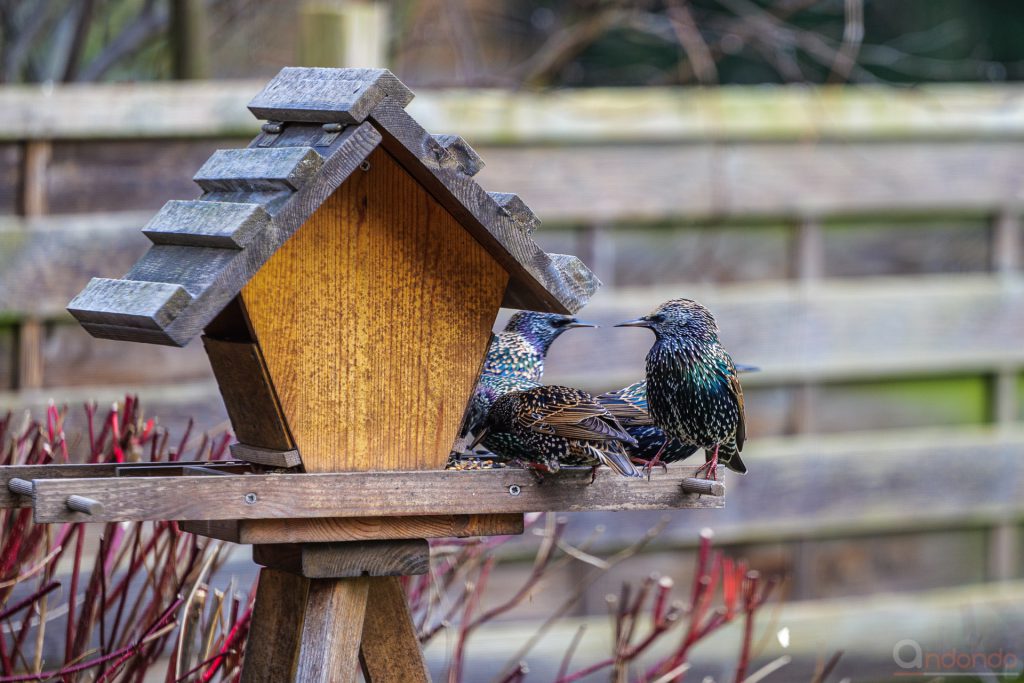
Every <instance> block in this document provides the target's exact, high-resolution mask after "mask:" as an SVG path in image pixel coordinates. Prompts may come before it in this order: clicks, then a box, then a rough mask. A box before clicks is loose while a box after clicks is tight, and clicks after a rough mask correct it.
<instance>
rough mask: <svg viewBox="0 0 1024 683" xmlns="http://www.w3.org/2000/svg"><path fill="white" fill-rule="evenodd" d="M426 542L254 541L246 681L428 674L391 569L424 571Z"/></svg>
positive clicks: (305, 682)
mask: <svg viewBox="0 0 1024 683" xmlns="http://www.w3.org/2000/svg"><path fill="white" fill-rule="evenodd" d="M427 553H429V549H428V547H427V542H426V541H425V540H423V539H418V540H414V541H400V542H394V541H378V542H371V543H306V544H302V545H282V546H276V545H270V546H268V545H262V546H254V547H253V556H254V559H256V561H257V562H259V563H261V564H266V565H271V566H268V567H266V568H264V569H262V570H261V571H260V582H259V586H258V588H257V593H256V607H255V609H254V611H253V616H252V626H251V631H250V635H249V642H248V645H247V646H246V651H245V660H244V662H243V666H242V681H243V682H244V683H271V682H273V683H278V682H280V681H295V682H296V683H328V682H329V683H339V682H343V683H344V682H348V681H354V680H356V678H355V677H356V674H357V672H358V670H359V668H360V667H361V668H362V670H363V672H364V676H365V677H366V680H367V681H368V683H388V682H390V681H402V682H403V683H405V682H406V681H409V682H411V683H417V682H424V683H425V682H427V681H429V680H430V678H429V675H428V674H427V669H426V666H425V664H424V662H423V654H422V650H421V649H420V645H419V639H418V638H417V636H416V628H415V625H414V624H413V621H412V615H411V614H410V612H409V607H408V604H407V603H406V598H405V591H403V590H402V586H401V584H400V583H399V580H398V578H397V576H393V575H396V574H417V573H423V572H424V571H426V565H425V558H426V557H427Z"/></svg>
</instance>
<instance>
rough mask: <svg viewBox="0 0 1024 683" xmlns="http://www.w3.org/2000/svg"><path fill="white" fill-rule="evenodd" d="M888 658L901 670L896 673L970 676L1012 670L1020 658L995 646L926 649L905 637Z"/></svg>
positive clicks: (1019, 664)
mask: <svg viewBox="0 0 1024 683" xmlns="http://www.w3.org/2000/svg"><path fill="white" fill-rule="evenodd" d="M892 658H893V661H895V662H896V666H898V667H899V668H900V669H901V670H900V671H897V672H894V673H895V675H896V676H957V675H961V676H970V675H985V674H988V675H991V674H993V673H996V674H999V673H1016V672H1017V671H1019V670H1020V668H1021V659H1020V657H1018V656H1017V655H1016V654H1015V653H1013V652H1007V651H1006V650H1004V649H1002V648H999V649H998V650H992V651H990V652H981V651H974V650H966V649H959V648H955V647H954V648H947V649H945V650H928V649H926V648H924V647H921V644H920V643H919V642H917V641H916V640H912V639H910V638H906V639H904V640H901V641H899V642H898V643H896V645H894V646H893V648H892Z"/></svg>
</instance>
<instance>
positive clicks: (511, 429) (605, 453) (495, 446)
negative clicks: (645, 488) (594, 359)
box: [483, 386, 640, 477]
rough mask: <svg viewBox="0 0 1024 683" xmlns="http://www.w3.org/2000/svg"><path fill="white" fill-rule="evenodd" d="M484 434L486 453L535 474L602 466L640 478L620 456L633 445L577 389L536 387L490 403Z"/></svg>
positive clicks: (612, 418) (619, 427)
mask: <svg viewBox="0 0 1024 683" xmlns="http://www.w3.org/2000/svg"><path fill="white" fill-rule="evenodd" d="M484 429H485V435H484V438H483V443H484V445H485V446H487V448H489V449H490V450H492V451H494V452H495V453H497V454H498V455H502V456H505V457H507V458H510V459H517V460H521V461H523V462H524V463H526V464H527V465H530V466H533V467H535V468H537V469H542V470H545V471H548V472H557V471H558V470H559V469H561V468H562V467H563V466H572V465H576V466H581V465H585V466H590V467H595V468H596V467H598V466H600V465H607V466H608V467H610V468H611V469H612V470H614V471H615V472H617V473H618V474H621V475H622V476H626V477H638V476H640V472H639V471H637V469H636V468H635V467H634V466H633V464H632V463H631V462H630V460H629V457H628V455H627V453H626V450H625V448H626V447H627V446H631V447H636V446H637V442H636V439H634V438H633V437H632V436H630V435H629V433H628V432H626V430H625V429H623V427H622V425H621V424H620V423H619V421H618V420H616V419H615V416H614V415H612V414H611V413H610V412H609V411H608V410H607V409H606V408H605V407H604V406H602V405H601V404H600V403H598V402H597V401H595V400H594V398H593V397H592V396H591V395H590V394H588V393H587V392H585V391H582V390H580V389H573V388H571V387H562V386H539V387H535V388H533V389H529V390H526V391H512V392H509V393H507V394H505V395H503V396H501V397H500V398H498V400H496V401H495V402H494V405H493V406H492V407H491V410H490V412H489V413H488V414H487V420H486V423H485V425H484Z"/></svg>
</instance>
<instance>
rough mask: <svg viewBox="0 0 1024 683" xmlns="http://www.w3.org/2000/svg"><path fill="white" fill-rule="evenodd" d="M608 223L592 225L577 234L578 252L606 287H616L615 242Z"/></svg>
mask: <svg viewBox="0 0 1024 683" xmlns="http://www.w3.org/2000/svg"><path fill="white" fill-rule="evenodd" d="M611 231H612V228H611V226H609V225H608V224H607V223H591V224H589V225H587V226H585V227H583V228H582V229H580V230H579V231H578V232H577V247H576V251H577V252H578V253H579V254H580V258H581V259H582V260H583V261H584V262H586V263H589V264H590V269H591V270H592V271H594V272H595V273H597V274H598V276H599V277H600V278H601V281H602V282H603V283H604V286H605V287H614V286H615V241H614V240H613V239H612V235H611Z"/></svg>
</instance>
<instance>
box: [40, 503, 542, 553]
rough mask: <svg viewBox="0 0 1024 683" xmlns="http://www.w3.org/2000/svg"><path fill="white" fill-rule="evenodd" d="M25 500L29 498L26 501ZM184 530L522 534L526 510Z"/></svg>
mask: <svg viewBox="0 0 1024 683" xmlns="http://www.w3.org/2000/svg"><path fill="white" fill-rule="evenodd" d="M26 505H27V502H26ZM181 527H182V529H184V530H185V531H189V532H192V533H195V534H200V535H203V536H210V537H212V538H219V539H221V540H224V541H231V542H232V543H240V544H243V545H257V544H260V543H331V542H336V541H369V540H375V539H381V540H383V539H391V540H395V539H406V538H450V537H452V538H467V537H470V536H505V535H518V534H521V533H523V515H522V514H494V515H435V516H431V517H338V518H333V519H240V520H238V519H236V520H219V521H205V522H182V523H181Z"/></svg>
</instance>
